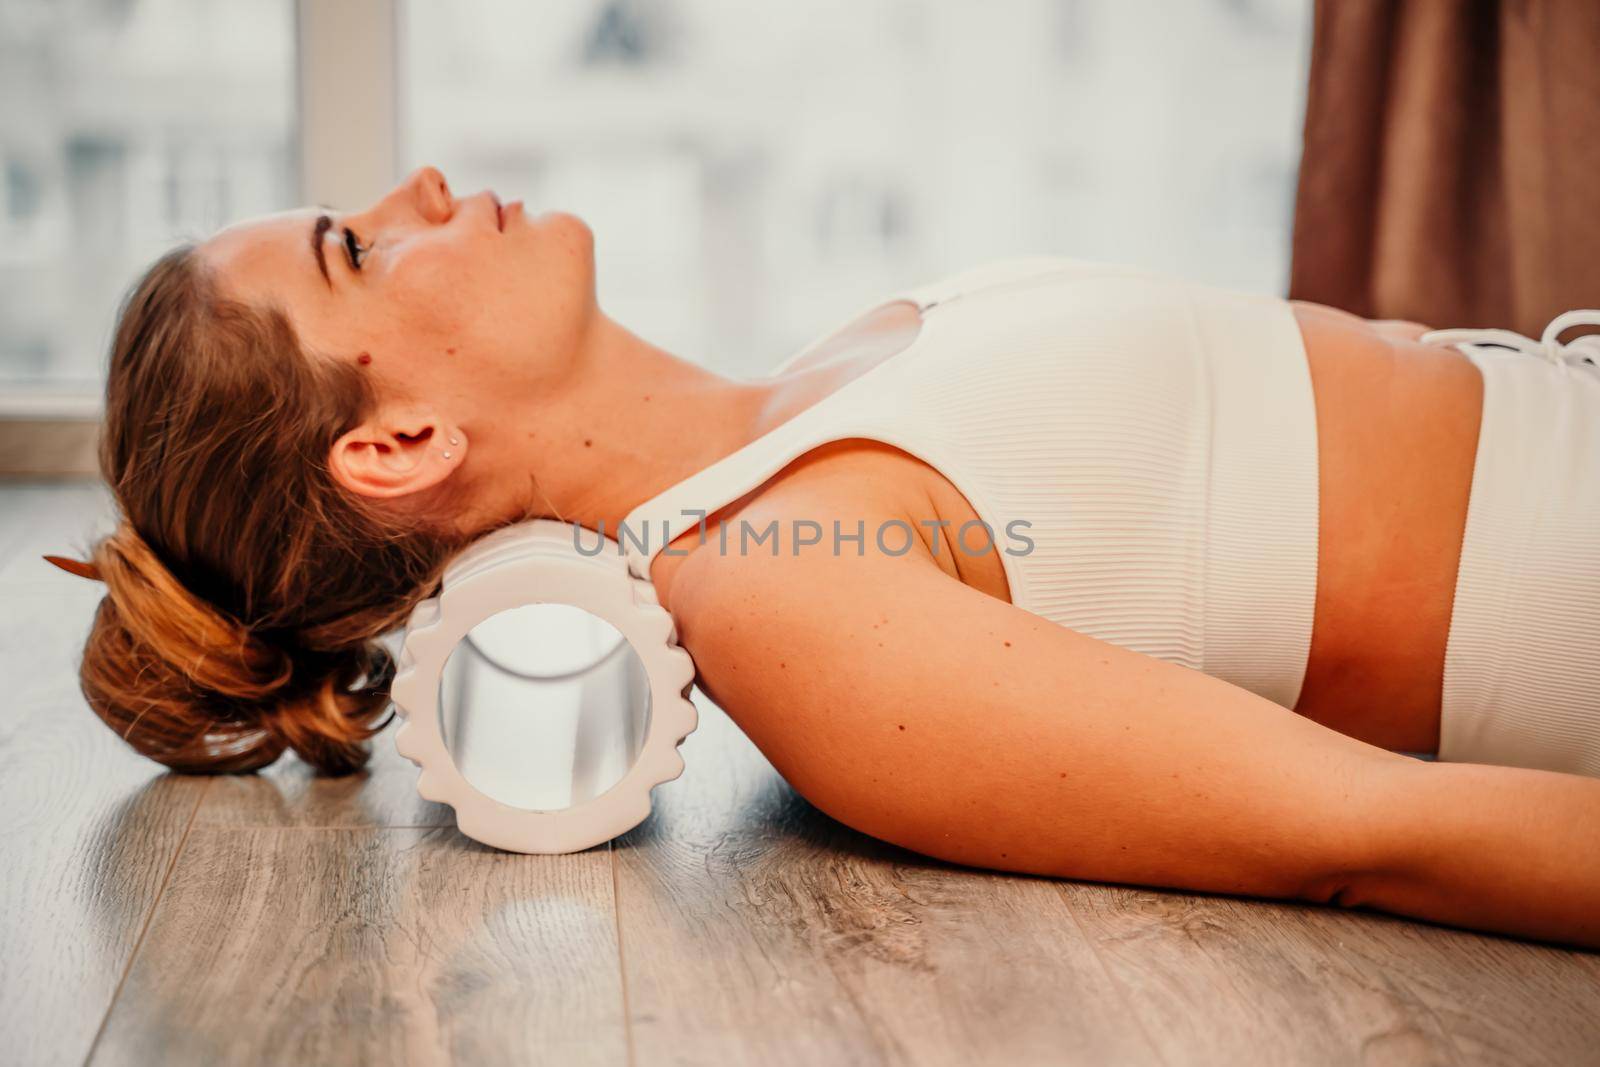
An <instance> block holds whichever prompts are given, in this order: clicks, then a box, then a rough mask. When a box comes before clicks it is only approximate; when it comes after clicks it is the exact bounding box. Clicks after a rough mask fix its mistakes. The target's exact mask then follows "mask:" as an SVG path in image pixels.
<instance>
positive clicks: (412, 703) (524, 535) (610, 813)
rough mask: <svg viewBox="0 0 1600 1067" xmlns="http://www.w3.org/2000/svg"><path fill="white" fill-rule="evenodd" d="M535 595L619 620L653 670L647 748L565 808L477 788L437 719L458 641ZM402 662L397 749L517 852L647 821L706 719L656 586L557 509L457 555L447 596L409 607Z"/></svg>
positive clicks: (469, 821)
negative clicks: (589, 795)
mask: <svg viewBox="0 0 1600 1067" xmlns="http://www.w3.org/2000/svg"><path fill="white" fill-rule="evenodd" d="M533 603H561V604H570V605H573V606H575V607H579V608H582V609H584V610H585V611H589V612H591V613H592V614H594V615H596V616H598V617H600V618H602V619H604V620H605V621H606V622H608V623H610V624H611V625H612V626H615V627H616V628H617V630H618V631H619V632H620V633H621V634H622V636H623V638H624V639H625V640H626V641H627V642H628V643H629V645H630V646H631V647H632V649H633V651H634V652H635V653H636V654H637V655H638V656H639V659H640V661H641V663H642V664H643V666H644V670H645V674H646V677H647V678H648V679H649V687H650V717H649V724H648V727H647V730H646V733H645V739H644V743H643V746H642V748H641V750H640V752H639V756H638V759H637V760H636V761H635V763H634V765H633V766H632V767H631V768H630V769H629V771H628V772H627V773H626V774H625V775H624V776H623V777H622V779H621V780H620V781H619V782H617V783H616V785H614V786H612V788H610V789H609V790H607V791H606V792H605V793H602V794H601V795H600V796H598V797H594V798H593V799H591V800H588V801H586V802H584V803H583V804H580V805H577V806H575V807H572V808H567V809H564V810H562V811H530V810H526V809H522V808H516V807H512V806H510V805H508V804H504V803H501V802H500V801H497V800H495V799H494V798H492V797H490V796H487V795H486V794H484V793H482V792H480V791H479V790H478V789H476V788H475V787H474V786H473V785H472V784H471V783H470V782H468V781H467V779H466V778H465V777H464V776H463V775H462V774H461V772H460V771H459V770H458V769H457V767H456V764H455V761H454V760H453V759H452V758H451V756H450V753H449V751H448V749H447V748H446V747H445V742H444V735H443V733H442V731H441V727H440V722H439V687H440V680H441V677H442V676H443V673H444V667H445V663H446V661H447V660H448V659H449V657H450V654H451V652H452V651H454V649H455V647H456V645H457V644H458V643H459V642H460V641H461V639H462V638H463V637H464V636H465V635H466V634H467V633H468V632H469V631H470V630H471V629H472V628H473V627H474V626H476V625H477V624H478V623H480V622H482V621H483V620H485V619H487V618H489V617H490V616H492V615H495V614H497V613H499V612H501V611H505V610H508V609H510V608H515V607H520V606H522V605H525V604H533ZM397 667H398V672H397V674H396V676H395V679H394V684H393V686H392V689H391V696H392V698H393V700H394V704H395V708H396V710H397V712H398V714H399V715H400V716H401V718H402V719H403V720H404V721H403V723H402V724H401V726H400V728H399V730H398V731H397V732H396V734H395V748H396V750H397V751H398V752H399V753H400V755H401V756H404V757H405V758H406V759H408V760H410V761H411V762H412V763H414V764H416V765H417V767H418V768H419V769H420V775H419V777H418V781H417V791H418V793H420V794H421V796H422V797H423V798H424V799H426V800H432V801H437V802H439V803H442V804H448V805H450V807H451V808H453V809H454V810H455V814H456V825H457V826H458V827H459V828H460V830H461V832H462V833H464V834H466V835H467V836H468V837H471V838H474V839H475V840H478V841H482V842H483V843H485V844H488V845H492V846H494V847H496V848H502V849H506V850H508V851H513V852H531V853H563V852H576V851H580V850H582V849H585V848H589V847H591V846H593V845H596V844H599V843H601V842H603V841H608V840H610V839H611V838H613V837H616V836H617V835H619V834H622V833H625V832H627V831H628V830H630V829H632V828H633V827H635V826H637V825H638V824H639V823H641V822H643V821H644V819H645V818H646V817H647V816H648V815H649V814H650V807H651V801H650V793H651V790H653V789H654V788H655V787H656V786H658V785H661V784H662V783H664V782H669V781H672V780H673V779H675V778H677V777H678V776H679V775H681V774H682V773H683V770H684V762H683V757H682V755H681V754H680V753H679V752H678V746H679V745H680V744H682V743H683V740H684V739H685V738H686V737H688V735H689V734H690V733H692V732H693V731H694V729H695V726H696V725H697V724H698V715H697V713H696V710H695V706H694V704H693V703H692V702H691V701H690V700H689V691H690V689H691V688H692V687H693V685H694V675H695V667H694V662H693V660H691V659H690V657H689V654H688V652H686V651H685V650H684V649H683V648H682V647H681V646H680V645H679V644H678V631H677V625H676V623H675V622H674V620H673V618H672V616H671V614H670V613H668V612H667V610H666V609H665V608H663V607H662V606H661V604H660V601H659V600H658V599H657V598H656V592H655V588H654V587H653V586H652V585H651V583H650V582H649V581H647V580H645V579H641V578H637V577H635V576H633V575H632V574H630V573H629V572H628V569H627V566H626V564H625V562H624V560H623V558H622V556H621V554H620V552H619V551H618V550H617V546H616V544H615V542H612V541H610V540H609V539H607V541H606V546H605V549H604V550H603V551H601V552H600V553H599V554H597V555H594V556H585V555H582V554H580V553H579V552H577V551H576V549H575V548H574V543H573V530H572V527H571V525H569V524H567V523H563V522H554V521H551V520H548V519H538V520H534V521H531V522H525V523H518V524H516V525H514V526H509V527H505V528H503V529H501V530H498V531H496V532H495V533H493V534H491V535H489V536H488V537H485V538H484V539H483V540H481V541H479V542H477V543H476V544H474V545H473V546H472V547H470V548H469V549H467V550H466V551H465V552H464V553H462V554H461V555H460V556H459V557H457V559H456V560H454V561H453V562H452V563H451V565H450V566H449V567H448V568H447V569H446V571H445V573H444V579H443V583H442V586H441V590H440V593H439V595H437V596H434V597H430V598H429V599H427V600H424V601H423V602H422V603H420V604H418V605H417V606H416V608H415V609H414V610H413V611H412V614H411V618H410V620H409V621H408V623H407V625H406V631H405V639H404V642H403V644H402V646H401V650H400V655H399V658H398V661H397Z"/></svg>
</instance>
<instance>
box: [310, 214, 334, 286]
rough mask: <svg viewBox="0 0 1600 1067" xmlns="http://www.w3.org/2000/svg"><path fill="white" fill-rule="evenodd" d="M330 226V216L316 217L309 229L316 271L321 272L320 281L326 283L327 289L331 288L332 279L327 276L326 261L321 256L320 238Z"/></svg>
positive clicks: (331, 224)
mask: <svg viewBox="0 0 1600 1067" xmlns="http://www.w3.org/2000/svg"><path fill="white" fill-rule="evenodd" d="M332 226H333V218H332V216H329V215H318V216H317V221H316V222H315V223H314V224H313V225H312V227H311V253H312V255H314V256H316V257H317V269H318V270H320V271H321V272H322V280H323V281H325V282H327V283H328V288H329V289H332V288H333V278H332V277H331V276H330V275H329V274H328V261H327V259H326V258H324V257H323V254H322V238H323V236H324V235H325V234H327V232H328V230H329V228H330V227H332Z"/></svg>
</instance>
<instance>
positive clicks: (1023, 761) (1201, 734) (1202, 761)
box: [670, 501, 1600, 945]
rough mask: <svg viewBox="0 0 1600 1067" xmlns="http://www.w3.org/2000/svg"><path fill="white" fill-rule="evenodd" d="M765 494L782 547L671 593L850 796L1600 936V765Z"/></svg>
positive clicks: (1090, 850)
mask: <svg viewBox="0 0 1600 1067" xmlns="http://www.w3.org/2000/svg"><path fill="white" fill-rule="evenodd" d="M763 506H764V505H763V502H762V501H757V502H756V504H755V505H754V507H753V509H752V510H751V511H750V512H748V513H747V514H746V515H745V516H744V517H746V518H749V519H750V520H751V521H752V522H753V523H754V524H755V526H756V527H757V528H760V527H762V526H764V525H765V524H766V522H767V521H768V519H770V518H778V519H779V530H780V543H779V545H778V548H777V555H776V556H772V555H767V554H766V546H763V548H762V550H761V551H758V552H754V553H752V554H750V555H744V556H740V555H735V554H728V555H719V554H718V553H717V551H716V550H715V549H714V548H713V547H711V545H708V546H705V547H702V548H700V549H699V550H697V551H695V552H694V553H693V554H692V555H691V556H690V557H689V558H687V559H686V560H684V561H683V562H682V565H681V566H680V567H678V569H677V573H676V575H675V576H674V577H673V579H672V583H671V585H672V590H671V592H672V595H671V599H670V607H671V609H672V611H673V614H674V615H675V616H676V618H677V620H678V624H679V630H680V636H681V638H682V641H683V643H684V646H685V647H686V648H687V649H688V650H689V651H690V653H691V654H692V655H693V657H694V659H695V662H696V665H697V667H698V669H699V676H700V682H701V685H702V687H703V688H704V689H705V690H706V692H707V693H708V694H709V695H710V696H711V697H712V698H713V699H714V700H716V701H717V702H718V704H720V705H721V706H722V707H723V708H724V709H725V710H726V711H727V712H728V714H729V715H730V716H732V717H733V718H734V720H735V721H736V722H737V723H738V724H739V726H740V727H741V728H742V729H743V730H744V731H745V733H746V734H747V735H749V737H750V738H751V739H752V740H753V741H754V742H755V743H756V745H757V746H758V747H760V749H761V750H762V751H763V753H765V754H766V756H767V757H768V758H769V759H770V760H771V761H772V763H773V765H774V766H775V767H776V768H777V769H778V771H779V772H780V773H782V774H783V776H784V777H785V778H786V779H787V780H788V781H789V782H790V784H792V785H793V786H794V787H795V789H797V790H798V791H799V792H800V793H801V794H802V795H804V796H805V797H806V798H807V799H808V800H810V801H811V802H812V803H813V804H814V805H815V806H816V807H818V808H819V809H821V810H822V811H824V812H826V813H828V814H829V815H831V816H833V817H834V818H836V819H838V820H839V821H841V822H843V823H845V824H847V825H849V826H852V827H854V828H856V829H858V830H860V831H862V832H864V833H867V834H871V835H873V836H875V837H878V838H881V839H884V840H887V841H890V842H893V843H895V844H898V845H901V846H903V847H906V848H909V849H913V850H915V851H918V852H922V853H925V854H927V855H930V856H935V857H939V858H941V859H945V860H950V861H953V862H956V863H963V864H972V865H978V866H983V867H993V868H1000V869H1009V870H1016V871H1026V872H1032V873H1039V874H1049V875H1057V876H1065V877H1072V878H1082V879H1091V880H1098V881H1111V882H1125V883H1136V884H1146V885H1157V886H1170V887H1178V888H1187V889H1196V890H1204V891H1219V892H1227V893H1242V894H1250V895H1258V896H1268V897H1289V898H1300V899H1305V900H1313V901H1321V902H1333V903H1338V904H1344V905H1367V906H1372V907H1377V908H1382V909H1384V910H1389V911H1395V912H1400V913H1402V914H1407V915H1412V916H1419V917H1422V918H1427V919H1434V920H1439V921H1443V922H1447V923H1456V924H1461V925H1466V926H1473V927H1480V928H1486V929H1492V930H1499V931H1505V932H1510V933H1516V934H1521V935H1526V936H1531V937H1538V938H1547V939H1555V940H1563V941H1572V942H1578V943H1583V944H1589V945H1597V944H1600V781H1595V780H1589V779H1584V778H1580V777H1577V776H1573V775H1562V774H1554V773H1549V772H1539V771H1526V770H1516V769H1510V768H1501V767H1480V766H1470V765H1436V764H1429V763H1424V762H1421V761H1417V760H1414V759H1411V758H1409V757H1404V756H1399V755H1396V754H1394V753H1390V752H1387V751H1384V750H1382V749H1379V748H1375V747H1372V746H1370V745H1367V744H1364V743H1362V742H1359V741H1356V740H1354V739H1352V738H1349V737H1346V736H1344V735H1342V734H1339V733H1336V732H1334V731H1332V730H1329V729H1327V728H1326V727H1323V726H1319V725H1317V724H1316V723H1313V722H1311V721H1310V720H1308V719H1305V718H1302V717H1300V716H1298V715H1296V714H1295V713H1293V712H1291V711H1289V710H1287V709H1285V708H1283V707H1281V706H1279V705H1277V704H1274V703H1272V702H1270V701H1268V700H1266V699H1264V698H1261V697H1258V696H1255V695H1254V694H1252V693H1250V692H1248V691H1245V690H1242V689H1239V688H1237V687H1235V686H1232V685H1230V684H1228V683H1226V682H1223V681H1220V680H1218V679H1214V678H1211V677H1209V676H1207V675H1204V674H1202V673H1200V672H1198V671H1193V670H1189V669H1187V668H1184V667H1180V666H1177V665H1175V664H1171V663H1167V662H1164V661H1161V660H1157V659H1153V658H1151V657H1148V656H1144V655H1141V654H1139V653H1135V652H1131V651H1128V650H1126V649H1123V648H1120V647H1118V646H1115V645H1112V644H1109V643H1106V642H1103V641H1098V640H1095V639H1093V638H1090V637H1086V636H1084V635H1082V634H1079V633H1075V632H1073V631H1071V630H1068V629H1066V628H1064V627H1061V626H1058V625H1055V624H1053V623H1051V622H1048V621H1047V620H1045V619H1043V618H1041V617H1039V616H1036V615H1033V614H1031V613H1029V612H1025V611H1023V610H1021V609H1018V608H1015V607H1013V606H1011V605H1009V604H1007V603H1005V602H1003V601H1001V600H999V599H996V598H994V597H990V596H988V595H986V594H984V593H981V592H978V591H976V590H974V589H972V588H970V587H968V586H965V585H963V584H961V583H960V582H959V581H957V580H955V579H954V578H952V577H950V576H948V575H947V574H946V573H945V572H944V571H942V570H941V569H940V568H939V566H938V564H937V563H936V562H934V560H933V559H932V558H931V557H930V556H929V555H928V554H927V553H926V552H925V551H923V552H913V553H910V554H907V555H904V556H899V557H894V556H888V555H884V554H882V553H879V552H877V551H876V550H875V547H874V545H873V540H874V539H873V537H872V536H871V534H870V533H869V535H868V536H867V538H866V539H865V541H866V545H865V555H863V556H857V555H856V554H855V546H854V545H853V544H847V545H846V546H845V548H844V551H843V553H842V554H837V555H836V554H834V553H833V551H832V546H831V545H830V543H829V541H828V539H827V538H824V540H823V543H822V544H821V545H817V546H812V547H806V548H804V549H802V551H801V554H800V555H798V556H796V555H793V554H792V549H791V545H790V540H789V534H790V532H791V531H790V528H789V527H790V523H789V520H788V519H787V518H784V517H782V516H780V515H778V514H776V513H772V514H758V512H760V510H761V508H762V507H763ZM895 517H897V516H895V515H892V514H891V515H882V516H877V517H874V516H872V515H871V514H868V515H866V516H865V518H866V521H867V529H868V530H869V531H871V530H872V529H873V528H874V526H875V523H876V522H878V521H883V520H886V519H892V518H895ZM905 521H911V520H910V519H909V518H907V519H905ZM853 522H854V520H853V519H852V522H851V523H849V524H846V525H848V526H851V527H853ZM730 540H731V539H730ZM712 544H714V542H712ZM945 551H946V552H948V551H949V549H948V546H946V547H945Z"/></svg>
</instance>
